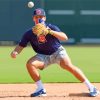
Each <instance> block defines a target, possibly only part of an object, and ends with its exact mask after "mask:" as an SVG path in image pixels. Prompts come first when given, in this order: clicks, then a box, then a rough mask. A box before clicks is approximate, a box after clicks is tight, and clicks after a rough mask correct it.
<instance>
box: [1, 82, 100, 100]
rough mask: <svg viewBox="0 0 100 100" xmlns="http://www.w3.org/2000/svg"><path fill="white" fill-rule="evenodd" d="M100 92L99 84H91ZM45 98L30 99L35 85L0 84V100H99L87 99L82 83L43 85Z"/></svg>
mask: <svg viewBox="0 0 100 100" xmlns="http://www.w3.org/2000/svg"><path fill="white" fill-rule="evenodd" d="M93 84H94V85H95V86H96V87H97V88H98V89H99V90H100V83H93ZM44 86H45V88H46V90H47V96H46V97H30V94H31V93H33V92H34V91H35V88H36V86H35V84H0V100H100V95H99V96H97V97H89V94H88V93H89V91H88V89H87V87H86V86H85V84H83V83H45V84H44Z"/></svg>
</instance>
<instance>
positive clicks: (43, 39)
mask: <svg viewBox="0 0 100 100" xmlns="http://www.w3.org/2000/svg"><path fill="white" fill-rule="evenodd" d="M48 27H49V26H48ZM29 34H30V39H29V40H30V41H29V42H30V43H31V45H32V47H33V49H34V50H35V51H36V52H37V53H42V54H47V55H50V54H52V53H54V52H55V51H57V49H58V48H59V47H60V46H61V44H60V41H59V40H58V39H57V38H56V37H54V36H52V35H50V34H47V35H46V36H40V37H37V36H36V35H35V34H33V32H32V31H30V33H29Z"/></svg>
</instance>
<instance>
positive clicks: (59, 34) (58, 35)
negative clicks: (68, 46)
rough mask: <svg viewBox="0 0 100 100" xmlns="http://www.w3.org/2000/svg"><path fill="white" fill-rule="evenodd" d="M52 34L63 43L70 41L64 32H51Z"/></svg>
mask: <svg viewBox="0 0 100 100" xmlns="http://www.w3.org/2000/svg"><path fill="white" fill-rule="evenodd" d="M50 34H51V35H53V36H55V37H56V38H58V39H59V40H61V41H65V40H68V37H67V35H66V34H65V33H64V32H57V31H53V30H50Z"/></svg>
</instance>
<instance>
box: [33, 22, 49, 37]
mask: <svg viewBox="0 0 100 100" xmlns="http://www.w3.org/2000/svg"><path fill="white" fill-rule="evenodd" d="M32 31H33V33H34V34H36V35H37V36H39V35H47V34H48V33H49V30H48V29H47V28H46V26H45V25H43V24H41V23H39V24H36V25H35V26H34V27H33V28H32Z"/></svg>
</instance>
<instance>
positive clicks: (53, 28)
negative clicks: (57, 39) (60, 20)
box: [48, 24, 61, 32]
mask: <svg viewBox="0 0 100 100" xmlns="http://www.w3.org/2000/svg"><path fill="white" fill-rule="evenodd" d="M48 26H49V28H51V29H52V30H54V31H57V32H61V30H60V28H59V27H58V26H56V25H52V24H48Z"/></svg>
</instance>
